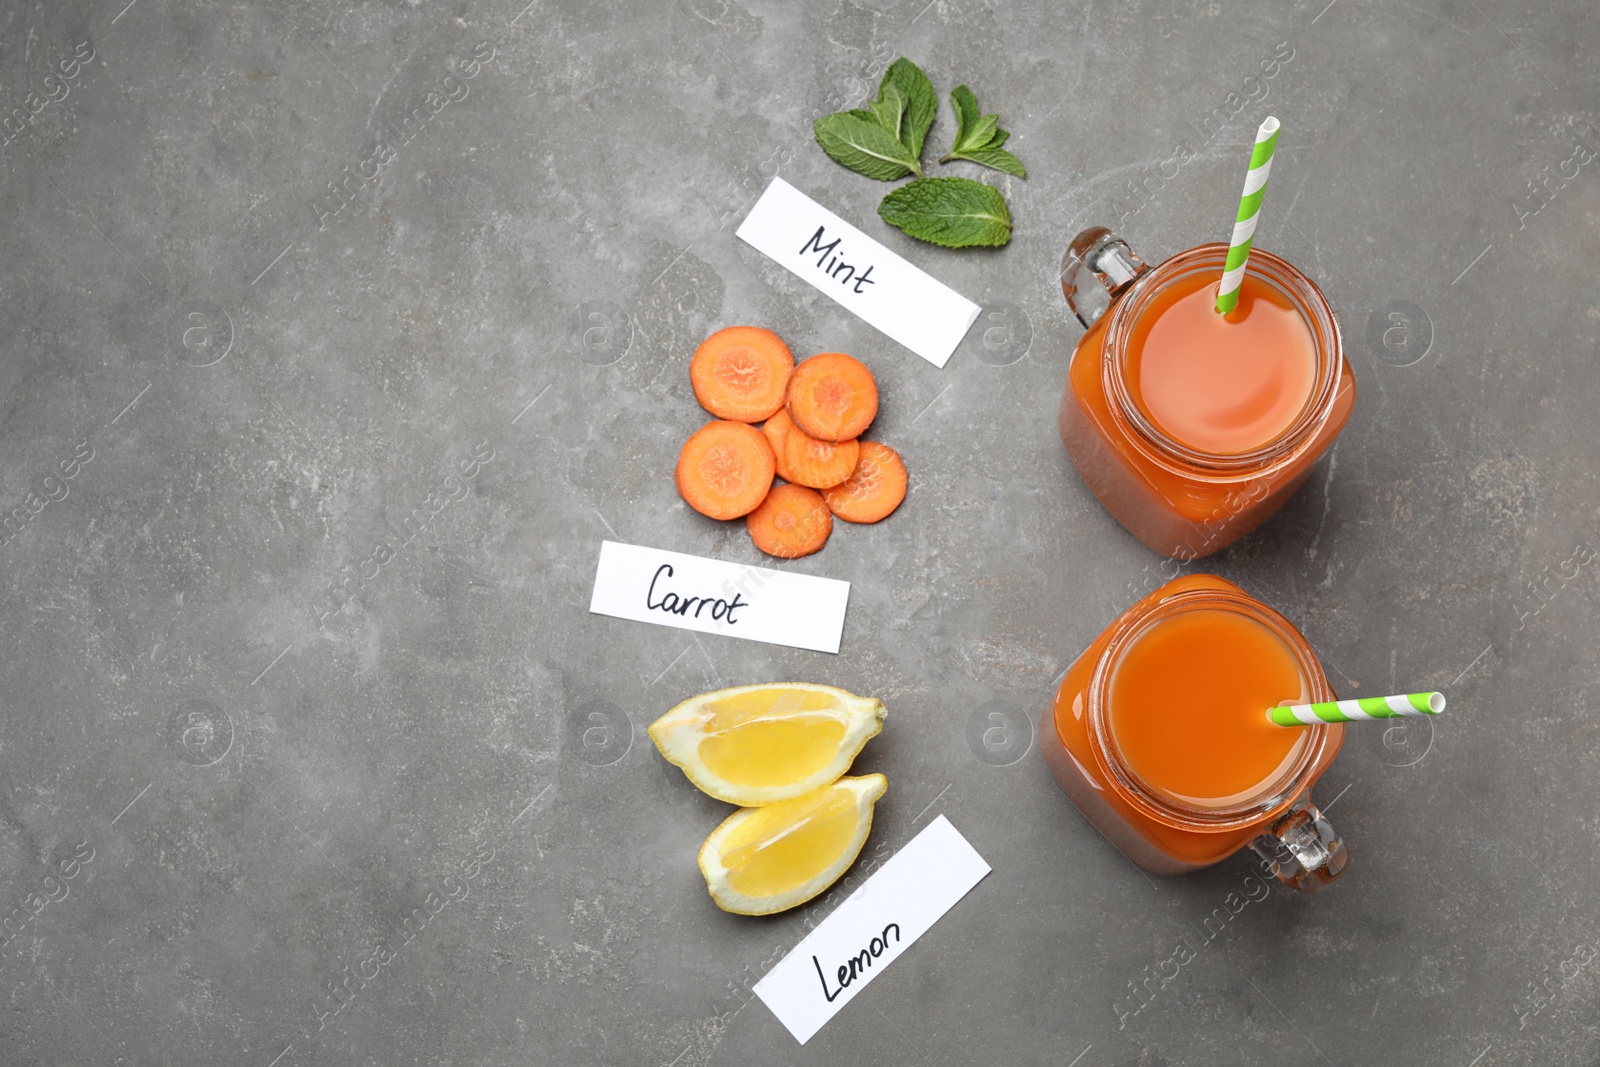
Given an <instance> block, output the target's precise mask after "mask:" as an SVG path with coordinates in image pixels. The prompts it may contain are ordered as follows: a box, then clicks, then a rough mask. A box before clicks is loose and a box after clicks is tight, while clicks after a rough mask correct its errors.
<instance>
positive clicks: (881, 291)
mask: <svg viewBox="0 0 1600 1067" xmlns="http://www.w3.org/2000/svg"><path fill="white" fill-rule="evenodd" d="M738 232H739V238H740V240H742V241H744V242H745V243H747V244H749V245H751V246H752V247H754V248H756V249H757V250H758V251H760V252H761V253H763V254H764V255H766V256H767V257H769V258H770V259H772V260H773V261H775V262H777V263H778V264H780V265H781V266H783V267H784V268H786V269H787V270H789V271H790V272H792V273H793V274H795V275H797V276H798V277H800V278H803V279H805V280H806V281H807V282H810V283H811V284H812V285H813V286H815V287H816V288H818V289H820V290H822V291H823V292H824V293H827V294H828V295H829V296H831V297H833V299H835V300H837V301H838V302H839V303H841V304H843V305H844V306H845V307H847V308H849V309H850V310H851V311H852V312H854V313H855V314H856V315H858V316H860V317H861V318H862V319H863V320H865V321H866V322H868V323H869V324H871V325H873V326H875V327H877V328H878V329H880V330H882V331H883V332H884V333H886V334H888V335H889V336H890V337H892V338H893V339H894V340H896V341H898V342H900V343H901V344H903V345H905V346H906V347H907V348H909V349H911V351H913V352H915V353H916V354H917V355H919V356H921V357H922V358H923V359H925V360H927V361H928V362H929V363H932V364H933V365H934V366H935V367H943V366H944V365H945V364H946V363H947V362H949V360H950V354H951V353H952V352H954V351H955V350H956V346H957V345H959V344H960V343H961V339H962V338H963V337H965V336H966V334H967V330H968V329H970V328H971V326H972V324H973V323H974V322H975V321H977V318H978V314H979V312H981V311H982V310H983V309H982V308H980V307H979V306H978V305H977V304H974V303H973V302H972V301H970V300H968V299H967V298H966V297H964V296H962V295H961V294H960V293H958V292H956V291H955V290H954V289H952V288H950V287H949V286H948V285H945V284H944V283H943V282H941V281H938V280H937V279H935V278H933V277H931V276H929V275H928V274H927V273H925V272H923V271H921V270H919V269H918V268H916V267H914V266H912V265H911V264H910V263H909V262H907V261H906V260H905V259H902V258H901V257H900V256H897V255H895V254H894V253H893V252H891V251H889V249H887V248H885V247H884V246H883V245H881V244H879V243H878V242H877V241H874V240H873V239H872V238H870V237H868V236H867V235H866V234H864V233H862V232H861V231H860V230H858V229H856V228H855V227H854V226H852V225H850V224H849V223H848V222H846V221H844V220H843V219H841V218H840V217H839V216H837V215H835V214H834V213H833V212H831V211H829V210H828V209H827V208H825V207H823V206H822V205H821V204H819V203H817V202H816V201H815V200H812V199H811V198H810V197H809V196H806V195H805V194H804V193H802V192H801V191H800V190H798V189H796V188H795V187H794V186H792V185H790V184H789V183H788V182H786V181H784V180H783V179H782V178H773V179H772V184H770V185H768V186H767V190H766V192H764V193H762V194H761V198H760V199H759V200H757V201H756V206H755V207H753V208H751V209H750V214H749V215H747V216H746V217H745V220H744V222H742V223H740V225H739V231H738Z"/></svg>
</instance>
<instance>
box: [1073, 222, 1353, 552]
mask: <svg viewBox="0 0 1600 1067" xmlns="http://www.w3.org/2000/svg"><path fill="white" fill-rule="evenodd" d="M1227 251H1228V249H1227V246H1226V245H1223V244H1208V245H1201V246H1199V247H1197V248H1191V249H1189V250H1188V251H1186V252H1179V253H1178V254H1177V255H1175V256H1172V257H1171V258H1170V259H1168V260H1166V261H1165V262H1163V263H1161V264H1160V265H1159V266H1156V267H1154V268H1152V267H1148V266H1146V265H1145V264H1144V263H1143V262H1142V261H1141V260H1140V259H1139V257H1138V256H1136V255H1134V253H1133V251H1132V250H1131V249H1130V248H1129V247H1128V246H1127V244H1125V243H1124V242H1123V241H1122V240H1121V239H1120V238H1118V237H1117V236H1116V235H1115V234H1113V233H1111V232H1110V231H1109V230H1106V229H1104V228H1103V227H1096V228H1094V229H1090V230H1085V231H1084V232H1083V233H1080V234H1079V235H1078V236H1077V237H1076V238H1075V239H1074V240H1073V242H1072V246H1071V248H1069V249H1068V251H1067V255H1066V258H1065V259H1064V260H1063V262H1062V291H1063V293H1065V295H1066V297H1067V303H1068V306H1069V307H1071V308H1072V310H1073V312H1074V313H1075V314H1076V315H1077V316H1078V319H1079V321H1081V322H1082V323H1083V324H1084V325H1085V326H1086V327H1088V329H1087V331H1086V332H1085V333H1084V335H1083V337H1082V338H1080V339H1079V341H1078V346H1077V348H1076V350H1075V351H1074V352H1073V356H1072V363H1071V367H1070V369H1069V371H1068V374H1067V381H1066V385H1065V388H1064V389H1063V391H1062V397H1061V409H1060V416H1059V423H1060V430H1061V440H1062V443H1063V444H1064V445H1066V448H1067V452H1068V454H1069V455H1070V456H1071V457H1072V461H1073V464H1074V465H1075V466H1076V467H1077V469H1078V473H1079V474H1080V475H1081V476H1082V477H1083V480H1084V482H1085V483H1086V484H1087V485H1088V486H1089V488H1090V489H1091V490H1093V492H1094V494H1095V496H1097V497H1098V498H1099V499H1100V502H1101V503H1102V504H1104V505H1105V507H1106V509H1107V510H1108V511H1110V512H1111V514H1112V515H1113V516H1114V517H1115V518H1116V519H1117V521H1118V522H1120V523H1122V525H1123V526H1124V527H1125V528H1126V529H1127V530H1128V531H1129V532H1130V533H1132V534H1133V535H1134V536H1135V537H1137V538H1138V539H1139V540H1140V541H1142V542H1143V543H1144V544H1145V545H1146V546H1148V547H1150V548H1152V549H1154V550H1155V551H1157V552H1160V553H1162V554H1163V555H1168V556H1176V557H1178V558H1180V559H1195V558H1198V557H1200V556H1206V555H1210V554H1211V553H1213V552H1216V551H1218V550H1220V549H1223V548H1226V547H1227V546H1228V545H1230V544H1232V543H1233V542H1234V541H1236V540H1238V539H1239V538H1240V537H1243V536H1244V535H1245V534H1247V533H1249V532H1250V531H1252V530H1254V529H1255V528H1256V527H1257V526H1259V525H1261V523H1263V522H1265V521H1266V520H1267V519H1268V518H1270V517H1271V516H1272V515H1273V513H1274V512H1276V511H1277V510H1278V509H1279V508H1280V507H1282V506H1283V504H1284V502H1285V501H1286V500H1288V499H1289V497H1290V496H1291V495H1292V494H1293V493H1294V491H1295V490H1296V489H1298V488H1299V487H1300V485H1301V483H1303V482H1304V481H1305V479H1306V477H1307V475H1309V474H1310V473H1311V467H1312V465H1313V464H1314V463H1316V461H1317V460H1318V459H1319V458H1320V457H1321V456H1322V454H1323V453H1324V452H1325V451H1326V450H1327V449H1328V447H1329V446H1330V445H1331V444H1332V443H1333V440H1334V438H1335V437H1336V436H1338V433H1339V431H1340V430H1341V429H1343V428H1344V425H1345V423H1346V422H1348V421H1349V418H1350V413H1351V411H1352V409H1353V408H1354V406H1355V376H1354V373H1353V372H1352V370H1351V368H1350V364H1349V361H1348V360H1346V359H1345V358H1344V354H1343V348H1342V346H1341V343H1340V339H1339V327H1338V323H1337V322H1336V321H1335V319H1334V315H1333V310H1332V308H1330V307H1329V306H1328V302H1327V300H1326V298H1325V297H1324V296H1323V295H1322V291H1321V290H1320V289H1318V288H1317V287H1316V285H1315V284H1314V283H1313V282H1312V281H1311V279H1309V278H1307V277H1306V276H1305V275H1304V274H1302V273H1300V272H1299V271H1298V270H1296V269H1295V268H1294V267H1293V266H1292V265H1290V264H1289V263H1288V262H1286V261H1285V260H1283V259H1280V258H1279V257H1277V256H1275V255H1273V254H1272V253H1270V252H1265V251H1263V250H1261V249H1259V248H1257V249H1254V250H1252V251H1251V253H1250V260H1249V269H1248V270H1247V272H1246V273H1245V276H1244V280H1243V283H1242V285H1241V288H1240V294H1239V304H1238V307H1237V308H1236V309H1235V310H1234V311H1231V312H1229V313H1228V314H1226V315H1222V314H1219V313H1217V311H1216V310H1215V307H1214V299H1215V293H1216V283H1217V281H1218V279H1219V278H1220V277H1221V275H1222V268H1223V263H1224V261H1225V259H1226V257H1227Z"/></svg>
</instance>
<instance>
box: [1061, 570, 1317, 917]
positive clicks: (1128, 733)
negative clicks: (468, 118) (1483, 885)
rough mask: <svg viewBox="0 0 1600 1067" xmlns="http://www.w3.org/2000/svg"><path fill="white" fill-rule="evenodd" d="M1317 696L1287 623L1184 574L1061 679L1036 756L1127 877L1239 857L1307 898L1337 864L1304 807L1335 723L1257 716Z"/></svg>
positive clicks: (1312, 667) (1302, 646)
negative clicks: (1244, 853) (1288, 723)
mask: <svg viewBox="0 0 1600 1067" xmlns="http://www.w3.org/2000/svg"><path fill="white" fill-rule="evenodd" d="M1328 699H1335V698H1334V696H1333V689H1332V687H1331V686H1330V685H1329V684H1328V680H1327V678H1326V676H1324V675H1323V673H1322V670H1321V668H1320V666H1319V665H1318V663H1317V658H1316V656H1315V654H1314V653H1313V652H1312V651H1311V649H1310V647H1309V646H1308V645H1307V644H1306V642H1305V639H1304V638H1303V637H1302V636H1301V635H1300V634H1299V632H1298V631H1297V630H1295V628H1294V627H1293V625H1292V624H1290V623H1289V621H1288V620H1287V619H1285V618H1284V617H1283V616H1282V615H1279V614H1278V613H1277V612H1276V611H1273V610H1272V609H1271V608H1270V607H1268V606H1267V605H1265V604H1263V603H1261V602H1260V601H1259V600H1256V599H1255V598H1254V597H1251V596H1250V595H1249V594H1247V593H1246V592H1244V590H1242V589H1240V588H1239V587H1238V586H1236V585H1234V584H1233V583H1231V582H1228V581H1225V580H1224V579H1222V578H1218V577H1216V576H1214V575H1208V574H1196V575H1187V576H1185V577H1182V578H1178V579H1176V580H1174V581H1172V582H1169V583H1167V584H1166V585H1164V586H1162V587H1161V588H1160V589H1158V590H1156V591H1155V592H1154V593H1151V594H1150V595H1149V596H1146V597H1145V598H1143V599H1142V600H1140V601H1139V602H1138V603H1136V604H1134V605H1133V606H1132V607H1130V608H1129V609H1128V610H1127V611H1125V612H1124V613H1123V614H1122V615H1121V616H1120V617H1119V618H1117V619H1116V620H1115V621H1114V622H1113V623H1112V624H1111V625H1110V626H1108V627H1107V628H1106V629H1105V631H1104V632H1103V633H1101V634H1100V636H1099V637H1097V638H1096V639H1095V641H1094V642H1093V643H1092V644H1091V645H1090V646H1089V648H1088V649H1087V650H1086V651H1085V652H1084V653H1083V655H1081V656H1079V657H1078V659H1077V661H1076V662H1075V663H1073V665H1072V666H1071V667H1070V668H1068V670H1067V673H1066V675H1065V677H1064V678H1063V679H1062V682H1061V686H1060V688H1059V689H1058V690H1057V693H1056V698H1055V704H1054V706H1053V708H1052V709H1051V711H1050V712H1049V713H1047V714H1046V715H1045V716H1044V717H1043V718H1042V719H1041V720H1040V723H1039V747H1040V751H1041V752H1042V753H1043V754H1044V757H1045V762H1046V763H1047V764H1048V765H1049V767H1050V769H1051V772H1052V773H1053V774H1054V776H1055V778H1056V781H1057V783H1058V784H1059V785H1060V786H1061V789H1062V791H1063V792H1065V793H1066V794H1067V796H1068V797H1069V798H1071V800H1072V801H1073V803H1074V804H1076V805H1077V807H1078V809H1079V810H1080V811H1081V812H1082V813H1083V814H1084V816H1085V817H1086V818H1087V819H1088V820H1089V821H1090V823H1092V824H1093V825H1094V826H1095V828H1096V829H1098V830H1099V831H1100V832H1101V833H1102V834H1104V835H1105V836H1106V838H1108V839H1109V840H1110V841H1111V843H1112V844H1114V845H1115V846H1116V847H1117V848H1118V849H1119V850H1120V851H1121V852H1122V853H1123V854H1124V855H1125V856H1127V857H1128V858H1129V859H1130V860H1132V861H1133V862H1134V863H1136V864H1138V865H1139V866H1141V867H1144V868H1145V869H1147V870H1150V871H1153V872H1155V873H1157V874H1183V873H1186V872H1188V871H1193V870H1197V869H1199V868H1201V867H1205V866H1208V865H1210V864H1213V863H1217V862H1219V861H1221V860H1223V859H1225V858H1227V857H1228V856H1230V855H1232V854H1233V853H1234V852H1237V851H1238V850H1239V849H1241V848H1244V847H1246V846H1249V847H1251V848H1253V849H1254V850H1255V851H1256V852H1258V853H1259V854H1261V855H1262V856H1263V857H1265V858H1268V859H1270V860H1271V861H1272V862H1274V864H1275V869H1276V870H1277V871H1278V875H1279V877H1280V878H1282V879H1283V880H1284V881H1286V882H1288V883H1289V884H1291V885H1294V886H1295V887H1296V888H1301V889H1307V890H1312V889H1316V888H1319V887H1320V886H1321V885H1323V884H1326V883H1328V882H1331V881H1332V880H1333V879H1334V878H1336V877H1338V875H1339V874H1340V873H1341V872H1342V871H1343V870H1344V867H1345V864H1346V863H1347V861H1348V853H1347V852H1345V851H1344V847H1343V844H1342V843H1341V842H1340V841H1339V840H1338V838H1337V836H1336V835H1334V834H1333V832H1332V829H1331V827H1329V826H1328V825H1327V822H1326V820H1324V819H1322V816H1321V814H1320V813H1319V812H1317V810H1316V808H1315V806H1314V805H1313V804H1312V802H1311V787H1312V785H1313V784H1314V783H1315V782H1316V780H1317V778H1318V777H1320V776H1321V774H1322V772H1323V771H1324V770H1325V769H1326V768H1327V766H1328V764H1329V763H1331V762H1332V761H1333V758H1334V756H1335V755H1337V754H1338V751H1339V746H1340V744H1341V743H1342V742H1343V739H1344V727H1343V725H1342V724H1323V725H1316V726H1305V727H1283V726H1275V725H1273V724H1272V723H1271V722H1269V721H1268V720H1267V715H1266V712H1267V709H1268V708H1270V707H1273V706H1275V705H1277V704H1279V703H1281V702H1284V701H1289V702H1292V703H1309V702H1314V701H1320V700H1328ZM1296 857H1298V858H1299V859H1297V858H1296ZM1301 860H1303V861H1304V865H1303V866H1301V865H1299V864H1300V861H1301Z"/></svg>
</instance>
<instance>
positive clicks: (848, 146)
mask: <svg viewBox="0 0 1600 1067" xmlns="http://www.w3.org/2000/svg"><path fill="white" fill-rule="evenodd" d="M811 125H812V130H813V131H814V132H815V133H816V136H817V143H818V144H819V145H821V146H822V150H823V151H824V152H826V153H828V155H830V156H832V157H833V159H834V161H835V162H837V163H841V164H843V165H844V166H846V167H849V168H850V169H851V170H853V171H855V172H856V173H857V174H865V175H866V176H867V177H869V178H876V179H878V180H879V181H883V182H892V181H894V180H895V179H896V178H904V177H905V176H906V175H907V174H915V175H917V176H918V177H921V175H922V165H921V164H920V163H918V162H917V157H916V156H914V155H912V154H911V150H910V149H909V148H907V147H906V146H905V145H904V144H902V143H901V141H900V139H899V138H898V137H896V136H895V135H894V134H892V133H890V132H889V131H888V130H886V129H884V128H883V127H882V126H880V125H878V123H877V122H869V121H867V120H866V119H863V118H859V117H857V116H856V115H854V114H851V113H850V112H847V111H840V112H838V113H836V114H833V115H829V116H827V117H826V118H820V119H818V120H817V121H816V122H814V123H812V124H811Z"/></svg>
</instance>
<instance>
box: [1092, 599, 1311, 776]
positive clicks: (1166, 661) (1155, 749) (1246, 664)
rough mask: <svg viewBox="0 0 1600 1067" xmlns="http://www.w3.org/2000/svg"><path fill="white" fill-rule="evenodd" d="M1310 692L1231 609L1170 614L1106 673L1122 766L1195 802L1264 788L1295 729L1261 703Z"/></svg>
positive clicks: (1267, 637)
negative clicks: (1278, 722)
mask: <svg viewBox="0 0 1600 1067" xmlns="http://www.w3.org/2000/svg"><path fill="white" fill-rule="evenodd" d="M1308 699H1309V687H1308V684H1307V681H1306V679H1305V678H1304V676H1303V675H1302V674H1301V672H1300V666H1299V663H1298V661H1297V660H1296V659H1295V656H1294V653H1293V651H1292V650H1291V649H1290V648H1289V647H1288V646H1287V645H1286V644H1284V642H1283V640H1282V639H1281V638H1279V637H1278V636H1277V635H1276V634H1275V633H1273V632H1272V631H1271V630H1269V629H1268V628H1267V627H1266V626H1264V625H1262V624H1261V623H1259V622H1257V621H1255V620H1254V619H1252V618H1249V617H1248V616H1245V615H1241V614H1238V613H1237V612H1232V611H1223V610H1217V609H1209V608H1207V609H1201V610H1196V611H1187V612H1183V613H1181V614H1177V615H1173V616H1170V617H1168V618H1166V619H1163V620H1161V621H1160V622H1157V623H1155V624H1154V625H1153V626H1151V627H1150V628H1149V629H1147V630H1146V631H1145V632H1144V633H1143V634H1141V635H1140V636H1139V637H1138V638H1137V639H1136V640H1135V641H1134V642H1133V644H1132V645H1130V646H1129V647H1128V649H1127V650H1126V651H1125V652H1124V653H1123V655H1122V658H1121V660H1120V661H1119V662H1118V663H1117V664H1116V665H1115V668H1114V670H1113V673H1112V677H1111V690H1110V720H1111V733H1112V736H1113V739H1114V741H1115V743H1116V747H1117V749H1118V750H1119V751H1120V752H1121V754H1122V757H1123V759H1124V761H1125V762H1126V763H1127V765H1128V767H1129V769H1130V770H1132V771H1133V773H1134V774H1135V775H1136V776H1137V777H1138V778H1139V779H1140V780H1141V781H1142V782H1144V784H1145V785H1146V786H1147V787H1149V788H1150V789H1151V790H1152V791H1154V792H1157V793H1164V794H1166V795H1168V796H1170V797H1172V798H1174V799H1176V800H1180V801H1182V802H1184V803H1187V804H1190V805H1193V806H1195V807H1201V808H1220V807H1231V806H1234V805H1237V804H1242V803H1245V802H1247V801H1250V800H1252V799H1254V798H1256V797H1258V796H1260V795H1262V794H1263V793H1266V792H1267V791H1269V790H1270V789H1271V788H1272V786H1274V785H1275V784H1276V783H1277V782H1278V780H1279V779H1280V778H1281V777H1282V775H1283V774H1284V772H1286V771H1287V770H1288V767H1289V765H1290V764H1291V763H1292V762H1293V761H1294V760H1295V758H1296V757H1298V755H1299V751H1300V747H1301V746H1302V745H1303V744H1304V743H1305V737H1306V735H1305V733H1304V732H1303V731H1302V730H1298V729H1294V728H1290V727H1283V726H1274V725H1273V724H1272V723H1270V722H1268V721H1267V717H1266V709H1267V708H1269V707H1272V706H1273V705H1275V704H1277V703H1279V702H1280V701H1283V700H1292V701H1294V702H1296V703H1299V702H1303V701H1306V700H1308Z"/></svg>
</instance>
